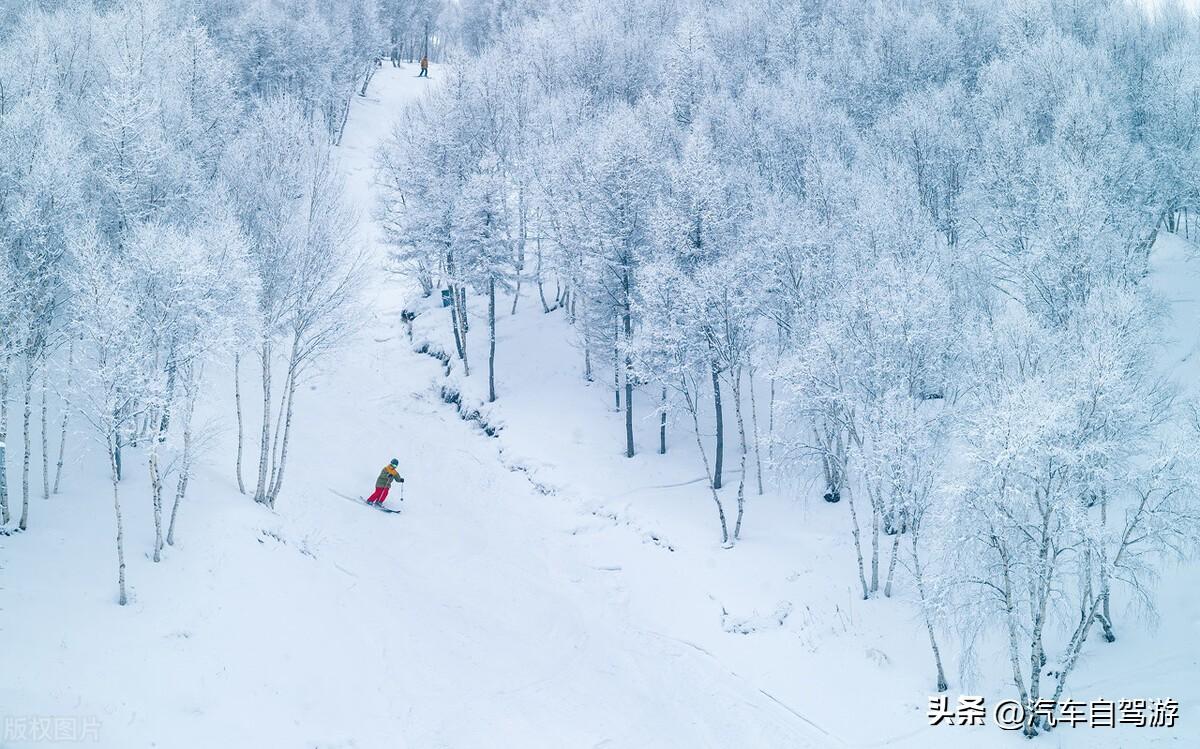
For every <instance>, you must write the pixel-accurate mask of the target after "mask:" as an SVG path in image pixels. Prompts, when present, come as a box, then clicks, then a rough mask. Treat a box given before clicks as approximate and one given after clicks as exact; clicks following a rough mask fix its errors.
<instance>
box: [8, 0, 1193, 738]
mask: <svg viewBox="0 0 1200 749" xmlns="http://www.w3.org/2000/svg"><path fill="white" fill-rule="evenodd" d="M422 55H429V56H430V57H431V58H434V59H436V60H437V61H438V62H439V63H440V62H442V61H443V60H445V61H446V62H448V64H447V66H446V67H444V68H442V69H441V70H439V71H438V72H439V77H440V79H441V80H440V81H439V85H438V86H437V87H436V88H435V89H433V90H432V91H431V92H430V94H429V95H428V96H426V97H424V98H423V99H422V100H421V101H420V102H419V103H418V104H417V105H415V106H413V107H412V108H411V109H410V110H408V111H406V112H405V113H403V116H402V118H401V124H400V126H398V127H397V129H396V130H395V132H394V134H393V135H392V137H391V139H390V140H389V142H388V144H387V146H386V147H385V148H384V149H383V151H382V152H381V153H380V154H379V158H378V165H379V175H378V178H379V182H380V184H381V185H382V187H383V190H384V196H383V200H382V201H381V202H380V204H379V205H373V206H364V205H353V204H351V202H350V201H349V200H348V199H347V196H346V194H345V190H344V185H343V182H342V176H341V174H340V172H339V170H338V168H337V148H338V144H339V142H340V139H341V137H342V134H343V132H344V129H345V126H346V121H347V116H348V113H349V108H350V103H351V101H352V100H353V97H355V96H359V95H362V94H363V93H364V92H365V91H366V90H367V86H368V83H369V80H370V77H371V76H372V74H373V72H374V71H375V70H376V69H377V66H378V65H380V64H383V61H384V60H387V59H391V60H396V61H399V60H401V59H404V60H411V59H414V58H419V57H421V56H422ZM1197 60H1200V22H1198V21H1197V19H1196V17H1195V16H1194V15H1192V14H1191V13H1190V12H1188V11H1187V10H1185V9H1183V8H1182V7H1181V6H1177V5H1175V4H1172V3H1170V2H1160V3H1157V4H1156V5H1155V6H1154V10H1153V12H1150V11H1148V10H1147V7H1146V6H1145V4H1142V3H1134V2H1125V0H1085V1H1082V2H1074V3H1070V4H1066V3H1055V2H1051V1H1050V0H1032V1H1030V0H902V1H897V2H888V3H864V2H860V0H724V1H718V2H694V1H693V0H625V1H624V2H619V3H602V2H583V1H582V0H579V1H576V0H566V1H561V2H551V1H550V0H544V1H543V2H538V1H537V0H527V1H526V2H513V1H510V0H471V1H470V2H461V3H445V4H444V3H440V2H435V1H434V0H412V1H411V2H410V1H407V0H344V1H342V0H315V1H313V2H301V1H297V2H290V1H288V0H212V1H211V2H193V1H191V0H94V2H83V1H76V0H61V1H59V2H54V1H52V0H26V1H25V2H15V3H13V2H9V3H5V4H4V6H3V7H0V523H2V525H0V529H3V532H4V533H5V534H9V533H15V532H17V531H25V530H27V529H30V528H32V527H34V526H35V525H36V524H37V522H38V513H39V511H40V510H41V509H42V508H41V507H40V506H39V505H38V504H37V502H35V501H34V500H35V499H45V498H49V497H50V496H51V495H53V494H55V493H56V492H57V491H58V486H59V483H60V479H61V476H62V473H63V470H64V464H67V465H68V466H69V465H70V461H71V459H70V455H71V454H72V452H73V451H74V450H77V449H78V446H77V445H73V444H72V440H77V439H81V437H80V435H83V434H87V435H89V438H91V439H93V440H95V441H96V442H97V443H98V444H99V445H101V446H102V448H103V451H104V453H105V454H106V455H107V458H108V467H109V471H108V473H109V479H110V482H109V486H106V487H104V490H105V492H110V493H111V502H112V505H113V509H114V517H115V521H116V525H115V528H116V544H117V560H118V562H117V563H118V570H117V572H118V591H119V593H118V595H119V600H120V602H121V603H125V602H126V598H127V594H126V580H125V563H124V554H125V549H124V539H123V529H122V516H121V507H122V503H128V502H146V503H150V504H152V506H153V517H154V523H155V539H156V540H155V544H154V548H152V549H149V550H146V552H147V553H149V554H151V555H152V556H153V559H154V560H155V561H158V560H159V559H161V558H162V554H163V551H164V547H165V545H170V544H173V543H174V540H175V537H176V535H177V534H178V533H183V532H185V531H184V530H181V527H186V516H187V509H186V507H187V489H188V482H189V477H190V475H191V466H192V465H193V461H194V460H195V457H196V455H195V453H196V450H197V449H199V447H198V446H199V444H200V443H202V442H203V439H202V438H203V436H204V435H202V434H198V433H197V428H196V425H194V424H193V419H192V415H193V413H194V410H195V407H196V404H197V403H198V402H199V401H200V400H201V399H202V398H204V394H205V392H206V390H205V386H206V377H205V375H206V370H207V371H211V370H212V369H214V368H228V369H230V370H232V372H233V376H234V378H235V380H234V381H235V383H236V390H235V398H234V402H233V403H230V404H228V410H229V412H230V413H231V414H233V413H236V424H237V430H238V440H237V444H238V453H237V456H236V463H235V461H234V459H232V458H231V459H230V461H229V462H230V464H231V465H234V464H235V465H236V481H237V484H238V486H239V488H241V490H242V492H243V493H245V494H246V495H247V496H248V499H247V501H250V500H249V498H250V497H252V498H253V500H254V501H257V502H259V503H261V504H263V505H265V506H267V507H272V508H273V507H275V506H276V503H277V501H278V500H279V498H280V496H281V492H282V490H283V487H284V486H285V484H284V477H285V475H286V471H285V469H286V466H287V460H288V454H289V441H290V440H291V439H292V438H293V435H292V425H293V417H294V413H295V410H296V409H297V408H303V407H304V403H303V398H302V397H301V395H302V392H301V389H300V387H299V386H300V384H301V383H303V382H304V379H305V376H306V374H308V373H309V372H311V370H312V369H313V365H314V363H315V362H317V361H319V360H320V359H321V358H322V357H325V356H327V355H328V354H329V353H330V352H331V350H333V349H334V348H335V347H336V346H337V345H338V343H339V342H340V340H341V339H342V338H343V337H344V335H345V333H346V332H347V331H348V330H350V329H352V328H353V327H354V326H355V325H356V317H355V316H356V308H355V302H356V300H355V291H356V289H357V287H358V285H359V282H360V281H361V279H362V277H363V276H364V274H366V273H371V272H377V271H378V269H374V268H369V267H367V265H366V261H365V259H364V255H363V251H362V248H361V247H359V246H358V245H357V243H356V242H355V241H354V236H355V231H356V226H357V224H358V222H360V221H362V220H368V219H370V218H377V220H378V221H379V222H380V223H381V225H382V227H383V229H384V232H385V234H386V237H387V240H388V242H389V243H390V244H391V245H392V246H393V247H394V256H395V259H396V265H397V267H398V268H399V269H401V270H402V271H403V272H404V273H406V274H410V275H411V276H412V277H413V278H415V279H417V280H418V281H419V283H420V286H421V287H422V289H423V290H424V292H425V293H426V295H434V294H435V293H437V297H436V298H437V300H438V302H439V303H440V299H441V294H440V292H441V291H443V290H444V291H445V292H446V295H447V298H448V300H449V310H448V314H447V319H448V320H449V321H450V322H449V324H450V326H451V328H452V330H451V334H452V338H453V341H454V343H455V347H454V348H455V350H454V351H453V352H451V355H452V356H454V357H455V359H454V361H453V362H452V366H453V367H455V368H457V369H458V370H459V371H460V372H461V374H462V376H464V377H465V376H470V377H485V378H487V382H488V387H487V393H488V397H489V399H490V400H493V401H499V402H501V403H502V402H503V399H504V391H505V383H506V380H505V368H504V349H503V344H502V343H501V344H497V334H496V331H497V327H498V326H503V325H504V319H505V317H507V316H510V315H512V314H518V308H519V306H520V304H521V302H522V301H523V300H524V301H527V302H529V303H528V304H527V305H526V306H524V307H523V308H521V311H520V314H533V315H544V316H550V315H555V316H562V317H564V318H565V319H566V320H568V321H569V323H570V325H571V328H572V330H573V332H574V335H575V337H576V339H577V341H576V342H577V348H578V352H579V371H580V373H581V376H582V378H584V379H585V380H587V381H588V382H594V383H598V386H602V387H604V388H611V399H610V402H611V404H612V406H613V407H614V408H615V409H617V410H618V411H620V412H622V414H623V420H622V424H623V429H622V430H621V432H620V433H619V434H614V435H613V436H612V440H613V441H612V444H613V449H614V450H619V451H620V452H621V453H622V454H624V455H626V456H628V457H631V458H632V457H634V456H635V455H636V454H637V453H638V451H639V445H643V444H653V445H654V449H655V450H657V452H660V453H666V452H668V451H669V450H672V449H673V446H674V445H676V444H680V445H683V444H686V445H688V449H689V450H692V449H694V450H695V451H696V454H697V456H698V460H699V463H700V467H702V468H703V470H704V471H705V475H706V478H707V481H706V485H707V487H706V488H705V489H703V490H702V492H703V493H702V494H699V497H698V498H699V499H702V500H703V503H701V502H700V501H698V502H697V508H698V509H697V512H701V510H700V509H699V508H700V507H703V508H704V509H703V511H704V512H705V513H711V516H712V518H713V524H714V529H713V534H714V541H719V542H720V543H722V544H724V545H726V546H733V545H734V544H735V543H736V542H737V541H738V540H739V538H740V536H741V532H742V528H743V527H744V526H746V525H747V524H752V523H754V522H755V516H754V507H753V504H754V502H753V499H754V497H755V496H757V495H761V494H763V493H764V492H766V491H775V492H780V493H786V494H789V495H792V496H796V497H797V498H799V497H801V496H805V495H812V496H816V497H818V499H819V498H821V497H823V498H824V499H825V500H826V501H828V502H830V503H835V504H836V507H837V510H838V511H839V512H844V515H845V519H846V525H847V527H848V529H849V533H848V536H847V539H846V543H847V544H852V545H853V549H854V552H855V553H854V558H855V560H856V567H855V569H851V570H846V574H847V577H848V578H849V579H853V580H855V585H856V591H857V592H858V593H860V594H861V596H862V598H864V599H871V598H876V597H879V596H891V595H892V593H893V588H894V587H897V586H903V587H904V588H905V589H906V590H909V591H911V592H912V596H911V597H912V598H913V600H914V601H915V602H916V605H917V607H918V608H917V614H918V615H919V617H920V620H921V622H922V625H923V628H924V630H925V631H926V632H927V633H928V644H929V647H930V652H931V656H932V658H931V661H932V662H931V680H930V681H931V684H934V685H936V687H937V689H939V690H946V689H947V686H948V682H949V681H950V679H951V676H952V675H950V674H947V673H946V671H947V669H946V668H944V665H943V659H942V655H941V650H940V647H939V644H940V642H941V641H942V640H943V639H945V638H946V637H947V636H948V634H949V633H953V634H954V635H955V636H956V637H959V638H961V639H960V641H961V643H962V644H961V649H962V650H963V652H964V653H965V655H966V658H965V662H966V664H967V667H968V668H969V666H970V663H971V661H972V655H973V654H974V653H975V650H976V648H983V647H987V648H1002V651H999V652H1000V654H1001V656H1002V657H1003V659H1004V661H1005V663H1009V664H1011V671H1012V680H1013V683H1014V684H1015V687H1016V690H1017V692H1018V693H1019V695H1020V698H1021V700H1022V701H1023V702H1025V703H1026V704H1030V705H1033V704H1036V703H1037V702H1038V701H1039V700H1042V699H1046V698H1054V699H1057V698H1058V697H1060V696H1061V695H1062V693H1063V690H1064V688H1065V686H1066V684H1067V680H1068V678H1069V676H1070V674H1071V672H1072V669H1073V668H1074V667H1075V665H1076V663H1077V661H1078V658H1079V656H1080V653H1081V651H1082V649H1083V646H1084V643H1085V642H1086V641H1088V640H1089V638H1092V640H1093V641H1095V640H1096V639H1098V638H1101V639H1103V640H1106V641H1108V642H1117V641H1118V640H1119V636H1120V633H1121V631H1122V627H1123V626H1124V625H1123V622H1122V620H1121V616H1122V613H1123V612H1126V611H1128V610H1129V606H1127V605H1125V604H1124V603H1123V604H1122V605H1120V606H1118V605H1116V604H1115V603H1114V599H1119V600H1120V601H1123V602H1129V601H1134V602H1141V603H1142V605H1143V606H1144V607H1146V608H1150V607H1152V606H1153V599H1152V596H1151V593H1152V583H1153V580H1154V578H1155V572H1156V570H1157V569H1159V568H1160V566H1161V564H1162V563H1163V561H1164V560H1165V559H1167V558H1168V557H1170V556H1173V555H1182V554H1186V553H1188V552H1190V551H1191V550H1192V549H1193V548H1194V547H1195V543H1196V541H1197V538H1198V537H1200V506H1198V504H1197V501H1196V489H1197V486H1196V484H1197V480H1198V479H1200V476H1198V474H1197V468H1198V466H1200V463H1198V459H1200V456H1198V455H1197V454H1196V453H1197V448H1196V445H1197V440H1198V438H1200V411H1197V410H1196V409H1195V407H1194V405H1193V404H1191V403H1189V402H1187V401H1186V400H1185V399H1184V398H1182V397H1180V396H1179V394H1178V393H1176V392H1175V390H1174V389H1173V385H1172V383H1170V382H1168V381H1164V380H1163V379H1162V378H1161V377H1159V376H1158V373H1157V368H1156V362H1157V361H1158V357H1159V356H1160V352H1161V348H1162V346H1163V344H1164V342H1165V341H1164V334H1163V320H1162V317H1163V304H1162V300H1160V299H1158V298H1156V297H1155V295H1154V294H1153V293H1152V291H1151V289H1150V288H1148V285H1147V284H1146V283H1145V279H1146V277H1147V274H1148V272H1149V259H1150V255H1151V250H1152V247H1153V246H1154V244H1155V242H1156V240H1157V238H1158V236H1159V235H1160V233H1164V232H1169V233H1178V234H1181V235H1184V234H1190V235H1191V236H1193V237H1194V236H1195V231H1196V229H1195V226H1196V225H1195V223H1194V221H1193V216H1192V214H1193V213H1194V212H1195V211H1196V210H1197V209H1198V208H1200V176H1198V175H1200V65H1198V64H1197V62H1196V61H1197ZM479 301H482V303H481V304H471V302H479ZM481 309H482V310H485V312H484V313H483V315H484V318H483V319H480V320H475V319H473V317H478V316H479V315H480V310H481ZM546 319H549V317H546ZM476 325H478V326H480V327H482V328H483V329H484V330H483V332H480V330H479V327H476ZM480 335H482V336H487V337H488V339H489V342H490V345H489V352H490V356H489V357H488V360H487V361H486V362H477V361H474V360H472V359H470V357H469V354H468V350H469V349H468V336H480ZM472 340H474V339H472ZM498 345H499V350H498ZM606 392H608V391H607V390H606ZM251 398H253V399H255V403H256V404H261V406H258V405H256V411H255V412H256V413H261V421H260V422H256V423H250V422H249V421H248V420H245V419H243V412H242V409H243V404H245V403H246V402H247V401H248V399H251ZM675 429H681V430H683V433H681V434H678V435H677V434H675V433H674V432H673V431H672V430H675ZM35 433H36V434H37V435H40V439H35V438H34V434H35ZM51 435H57V437H58V439H52V438H51ZM638 435H643V438H642V439H639V437H638ZM645 435H651V436H652V439H645V438H644V436H645ZM6 451H7V453H8V455H7V456H6ZM6 458H7V461H6ZM11 464H16V465H19V466H20V469H19V471H14V472H13V473H12V474H11V475H10V473H9V471H8V470H7V469H6V465H11ZM68 470H69V468H68ZM135 470H136V471H145V472H146V473H147V475H148V476H149V485H150V487H151V492H150V496H127V492H124V491H123V489H122V477H123V475H125V474H126V473H128V472H130V471H135ZM814 477H816V479H815V481H816V483H815V484H814ZM106 501H107V500H106ZM147 506H149V504H148V505H147ZM181 508H182V509H181ZM181 516H182V517H183V520H182V521H181V519H180V518H181ZM181 524H183V525H182V526H181ZM97 532H98V533H100V532H103V533H107V532H108V530H107V529H101V530H97ZM28 535H31V534H28ZM28 535H26V536H22V537H20V540H22V541H24V540H28V541H29V542H34V539H32V538H28ZM140 551H142V550H139V552H140ZM797 553H800V554H802V553H803V550H798V552H797ZM1052 632H1054V633H1062V632H1065V633H1066V636H1065V637H1056V638H1054V640H1053V645H1054V647H1050V645H1049V644H1048V635H1049V633H1052ZM1064 643H1065V644H1064ZM1114 647H1115V646H1114ZM993 657H994V656H993ZM1048 673H1051V674H1053V675H1052V676H1047V674H1048ZM1043 728H1044V726H1041V725H1039V724H1038V722H1037V721H1036V720H1035V718H1034V717H1033V716H1032V714H1031V715H1030V717H1029V719H1028V722H1027V724H1026V733H1027V734H1028V735H1034V734H1036V733H1037V732H1038V731H1039V730H1042V729H1043Z"/></svg>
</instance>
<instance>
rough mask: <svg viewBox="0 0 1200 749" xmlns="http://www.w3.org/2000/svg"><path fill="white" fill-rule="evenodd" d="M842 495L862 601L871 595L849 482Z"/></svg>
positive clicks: (856, 513)
mask: <svg viewBox="0 0 1200 749" xmlns="http://www.w3.org/2000/svg"><path fill="white" fill-rule="evenodd" d="M842 493H844V494H845V495H846V503H847V504H849V505H850V533H851V535H853V536H854V555H855V557H857V559H858V581H859V582H860V583H862V593H863V600H864V601H865V600H867V599H869V598H870V597H871V593H870V591H869V590H868V588H867V574H866V568H865V567H864V566H863V554H862V542H861V541H860V540H859V526H858V512H857V511H856V510H855V509H854V492H853V491H851V489H850V482H849V481H847V482H846V484H845V485H844V486H843V487H842Z"/></svg>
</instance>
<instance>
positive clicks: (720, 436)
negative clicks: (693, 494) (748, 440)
mask: <svg viewBox="0 0 1200 749" xmlns="http://www.w3.org/2000/svg"><path fill="white" fill-rule="evenodd" d="M712 384H713V407H714V408H715V409H716V414H717V453H716V456H715V458H714V460H713V488H714V489H720V488H721V465H722V464H723V463H724V461H725V417H724V414H722V413H721V377H720V370H718V369H717V363H716V362H713V363H712Z"/></svg>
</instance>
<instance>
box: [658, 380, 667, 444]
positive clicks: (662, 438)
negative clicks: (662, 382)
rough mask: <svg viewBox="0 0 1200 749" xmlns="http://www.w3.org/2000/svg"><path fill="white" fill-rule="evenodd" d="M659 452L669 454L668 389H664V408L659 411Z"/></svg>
mask: <svg viewBox="0 0 1200 749" xmlns="http://www.w3.org/2000/svg"><path fill="white" fill-rule="evenodd" d="M658 454H659V455H666V454H667V389H666V388H665V387H664V388H663V389H662V408H661V409H660V410H659V413H658Z"/></svg>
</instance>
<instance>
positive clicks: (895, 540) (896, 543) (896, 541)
mask: <svg viewBox="0 0 1200 749" xmlns="http://www.w3.org/2000/svg"><path fill="white" fill-rule="evenodd" d="M899 550H900V531H899V530H897V531H896V533H895V535H893V536H892V561H891V562H889V563H888V573H887V582H886V583H884V584H883V596H884V598H891V597H892V576H893V575H895V574H896V555H897V552H898V551H899Z"/></svg>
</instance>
